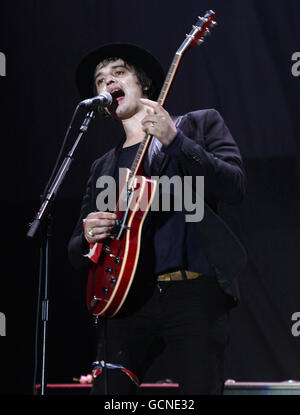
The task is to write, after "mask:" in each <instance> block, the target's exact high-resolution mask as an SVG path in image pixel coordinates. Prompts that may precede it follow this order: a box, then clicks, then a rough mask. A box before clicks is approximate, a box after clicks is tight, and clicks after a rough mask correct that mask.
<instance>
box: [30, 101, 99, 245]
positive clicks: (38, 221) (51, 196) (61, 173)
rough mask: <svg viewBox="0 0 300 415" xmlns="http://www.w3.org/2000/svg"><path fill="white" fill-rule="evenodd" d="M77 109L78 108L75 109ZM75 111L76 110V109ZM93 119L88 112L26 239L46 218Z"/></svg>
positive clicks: (93, 114) (33, 233)
mask: <svg viewBox="0 0 300 415" xmlns="http://www.w3.org/2000/svg"><path fill="white" fill-rule="evenodd" d="M77 108H78V107H77ZM76 111H77V109H76ZM94 117H95V113H94V111H93V110H92V111H89V112H88V113H87V115H86V117H85V119H84V121H83V123H82V125H81V127H80V130H79V131H80V133H79V135H78V137H77V139H76V141H75V143H74V145H73V147H72V148H71V150H70V151H69V153H68V154H67V155H66V157H65V159H64V161H63V163H62V165H61V167H60V168H59V170H58V172H57V174H56V176H55V178H54V180H53V182H52V184H51V185H50V187H49V190H48V192H47V195H46V197H45V199H44V201H42V205H41V207H40V209H39V210H38V212H37V214H36V215H35V218H34V220H33V222H32V223H31V224H30V228H29V231H28V232H27V236H28V238H34V236H35V234H36V232H37V230H38V228H39V226H40V224H41V222H42V220H43V218H44V217H45V216H46V213H47V212H48V209H49V207H50V204H51V203H52V202H53V200H54V199H55V196H56V195H57V192H58V190H59V188H60V186H61V184H62V182H63V180H64V177H65V175H66V173H67V171H68V170H69V167H70V164H71V162H72V161H73V155H74V153H75V150H76V148H77V146H78V144H79V142H80V140H81V137H82V136H83V134H84V133H85V132H86V131H87V129H88V126H89V123H90V122H91V120H92V119H93V118H94Z"/></svg>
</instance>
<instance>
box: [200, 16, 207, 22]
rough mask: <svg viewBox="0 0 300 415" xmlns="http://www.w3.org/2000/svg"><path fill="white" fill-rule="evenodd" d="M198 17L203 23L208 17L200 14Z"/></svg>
mask: <svg viewBox="0 0 300 415" xmlns="http://www.w3.org/2000/svg"><path fill="white" fill-rule="evenodd" d="M198 19H199V20H201V22H203V23H205V22H207V19H205V17H201V16H198Z"/></svg>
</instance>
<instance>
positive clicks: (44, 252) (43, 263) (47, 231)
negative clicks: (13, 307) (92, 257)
mask: <svg viewBox="0 0 300 415" xmlns="http://www.w3.org/2000/svg"><path fill="white" fill-rule="evenodd" d="M79 106H80V104H79V105H78V106H77V107H76V110H75V112H74V115H73V118H72V120H73V119H74V117H75V114H76V113H77V110H78V108H79ZM93 118H95V112H94V110H93V109H90V110H89V111H88V113H87V114H86V116H85V118H84V121H83V123H82V125H81V127H80V129H79V134H78V136H77V139H76V141H75V143H74V144H73V147H72V148H71V150H70V151H69V152H68V153H67V155H66V157H65V159H64V161H63V162H62V164H61V166H60V168H59V170H58V172H57V174H56V176H55V178H54V179H53V181H52V183H51V185H50V186H49V190H48V191H47V194H46V196H45V197H44V200H42V204H41V207H40V209H39V210H38V212H37V214H36V215H35V217H34V220H33V222H32V223H31V224H30V228H29V230H28V232H27V237H28V238H30V239H34V238H36V236H37V231H38V230H39V228H40V226H41V224H42V223H43V222H45V224H46V226H45V228H44V229H43V230H42V232H41V233H42V241H41V246H40V282H39V284H40V283H41V279H42V278H41V277H42V274H44V278H43V282H44V284H43V286H44V298H43V300H42V324H43V336H42V361H41V391H40V394H41V395H45V389H46V383H45V380H46V344H47V341H46V340H47V323H48V309H49V299H48V280H49V247H50V240H51V235H52V229H51V222H52V218H51V214H50V213H49V211H50V206H51V204H52V203H53V201H54V199H55V197H56V195H57V193H58V191H59V188H60V186H61V184H62V182H63V180H64V178H65V175H66V173H67V171H68V170H69V167H70V165H71V162H72V161H73V156H74V153H75V150H76V148H77V147H78V144H79V142H80V140H81V138H82V136H83V134H84V133H85V132H86V131H87V130H88V127H89V124H90V122H91V120H92V119H93ZM71 125H72V121H71ZM71 125H70V127H69V130H68V132H67V135H68V134H69V131H70V129H71ZM66 137H67V136H66ZM42 198H43V196H42ZM40 288H41V286H40V285H39V290H40ZM38 309H39V308H38ZM37 338H38V324H37V327H36V339H37ZM35 388H36V379H34V390H35ZM34 393H35V392H34Z"/></svg>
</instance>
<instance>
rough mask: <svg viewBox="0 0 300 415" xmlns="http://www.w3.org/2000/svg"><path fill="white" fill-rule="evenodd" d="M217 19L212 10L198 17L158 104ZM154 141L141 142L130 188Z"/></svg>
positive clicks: (148, 137) (162, 104)
mask: <svg viewBox="0 0 300 415" xmlns="http://www.w3.org/2000/svg"><path fill="white" fill-rule="evenodd" d="M214 18H215V13H214V12H213V11H212V10H209V11H208V12H206V14H205V16H204V17H198V21H197V23H196V24H195V25H193V26H192V30H191V31H190V33H189V34H187V35H186V38H185V40H184V41H183V42H182V44H181V46H180V47H179V49H178V50H177V52H176V54H175V56H174V58H173V61H172V63H171V65H170V68H169V71H168V73H167V76H166V79H165V81H164V84H163V87H162V89H161V91H160V94H159V97H158V99H157V102H158V103H159V104H160V105H161V106H164V104H165V102H166V99H167V96H168V94H169V91H170V88H171V85H172V83H173V81H174V77H175V75H176V72H177V69H178V66H179V64H180V62H181V59H182V57H183V55H184V53H185V52H186V51H187V50H188V49H190V48H192V47H193V46H194V45H196V44H198V45H201V44H202V43H203V42H204V37H205V36H207V35H209V34H210V28H212V27H214V26H215V25H216V22H215V21H214V20H213V19H214ZM151 139H152V135H150V134H146V135H145V137H144V139H143V141H142V142H141V144H140V146H139V149H138V152H137V154H136V157H135V159H134V162H133V164H132V166H131V169H130V174H129V179H128V188H131V187H132V183H133V180H134V178H135V176H136V175H137V174H138V172H139V173H140V174H143V169H142V161H143V159H144V156H145V154H146V151H147V149H148V146H149V144H150V141H151Z"/></svg>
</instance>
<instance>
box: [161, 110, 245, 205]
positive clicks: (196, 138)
mask: <svg viewBox="0 0 300 415" xmlns="http://www.w3.org/2000/svg"><path fill="white" fill-rule="evenodd" d="M186 117H187V119H186V120H185V122H184V123H183V126H182V129H181V128H178V134H177V136H176V137H175V139H174V140H173V141H174V143H173V142H172V143H171V144H170V146H168V147H164V149H163V151H164V152H165V153H166V154H168V156H169V157H174V158H176V161H177V163H178V164H179V165H180V168H181V171H182V173H183V175H190V176H197V175H198V176H204V187H205V197H207V196H208V198H209V199H214V200H216V201H224V202H226V203H231V204H233V203H237V202H240V201H241V200H242V198H243V196H244V193H245V174H244V168H243V163H242V158H241V154H240V151H239V149H238V146H237V144H236V142H235V140H234V139H233V137H232V135H231V133H230V131H229V129H228V128H227V126H226V124H225V122H224V120H223V118H222V117H221V115H220V114H219V113H218V111H216V110H214V109H209V110H205V111H195V112H192V113H189V114H187V115H186Z"/></svg>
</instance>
